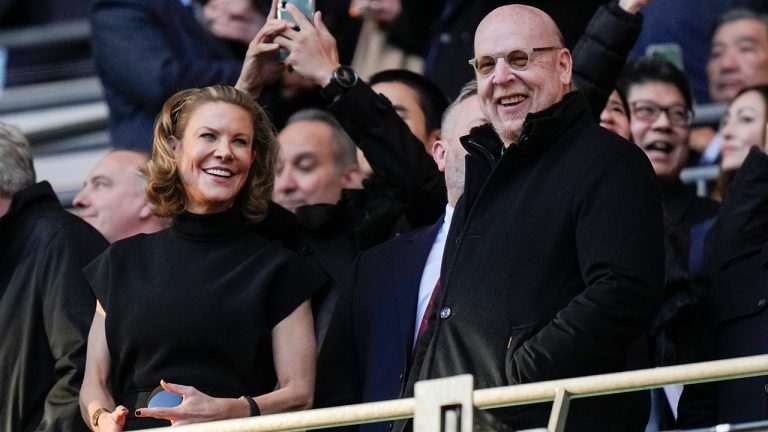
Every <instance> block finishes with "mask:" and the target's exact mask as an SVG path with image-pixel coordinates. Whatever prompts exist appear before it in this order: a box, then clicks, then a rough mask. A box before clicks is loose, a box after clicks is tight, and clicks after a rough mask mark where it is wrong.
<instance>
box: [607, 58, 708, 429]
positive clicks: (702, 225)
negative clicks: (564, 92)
mask: <svg viewBox="0 0 768 432" xmlns="http://www.w3.org/2000/svg"><path fill="white" fill-rule="evenodd" d="M619 88H620V90H621V92H622V93H623V94H624V95H626V98H627V103H628V105H629V118H630V130H631V134H632V140H633V141H634V142H635V144H636V145H637V146H638V147H640V149H642V150H643V151H644V152H645V154H646V155H647V156H648V159H649V160H650V161H651V165H653V170H654V171H655V172H656V178H657V179H658V180H659V184H660V185H661V188H662V193H661V196H662V207H663V210H664V232H665V236H666V238H665V240H666V242H667V246H668V247H667V248H666V254H667V255H666V262H667V278H666V279H667V282H666V289H665V290H664V291H665V297H664V304H663V305H662V309H661V312H660V313H659V315H658V316H657V318H656V319H654V320H653V324H652V325H651V328H650V331H651V341H652V347H653V350H652V356H651V358H652V359H653V366H673V365H677V364H683V363H690V362H693V361H697V360H699V359H700V357H699V353H698V344H697V341H699V340H700V337H701V334H700V331H701V329H702V328H704V326H705V322H704V314H703V303H704V302H703V298H702V297H703V293H704V292H705V290H704V287H703V286H701V280H702V279H703V277H702V270H703V264H704V263H703V262H704V238H705V236H706V234H707V232H708V231H709V228H710V227H711V226H712V223H713V222H714V218H715V215H716V214H717V210H718V205H717V203H715V202H714V201H712V200H710V199H707V198H701V197H698V196H696V193H695V192H694V190H693V189H691V188H689V187H687V186H686V185H684V184H683V183H682V182H681V181H680V177H679V176H680V171H682V169H683V167H685V165H686V162H687V161H688V152H689V147H688V138H689V136H690V132H691V120H692V119H693V112H692V103H693V97H692V96H691V89H690V85H689V83H688V78H687V77H686V76H685V74H684V73H683V72H682V71H681V70H680V69H678V68H677V67H676V66H674V65H673V64H671V63H669V62H667V61H665V60H663V59H660V58H655V57H641V58H639V59H637V60H635V61H633V62H632V63H630V64H629V65H627V67H626V68H625V70H624V72H623V74H622V76H621V79H620V80H619ZM682 390H683V386H681V385H669V386H664V388H663V389H655V390H654V391H653V395H654V398H653V408H654V410H653V413H654V415H653V417H652V421H655V424H656V426H657V427H656V428H655V429H656V430H665V429H670V428H673V427H674V422H675V420H676V418H677V405H678V401H679V400H680V394H681V392H682Z"/></svg>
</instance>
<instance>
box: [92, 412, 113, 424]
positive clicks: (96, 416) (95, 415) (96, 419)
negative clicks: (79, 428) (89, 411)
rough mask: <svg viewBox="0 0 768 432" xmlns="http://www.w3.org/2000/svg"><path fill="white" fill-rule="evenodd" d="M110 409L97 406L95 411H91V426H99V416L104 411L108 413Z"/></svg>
mask: <svg viewBox="0 0 768 432" xmlns="http://www.w3.org/2000/svg"><path fill="white" fill-rule="evenodd" d="M110 412H112V411H108V410H105V409H104V408H99V409H97V410H96V411H94V412H93V415H92V416H91V426H93V427H94V428H96V427H97V426H99V416H101V415H102V414H104V413H110Z"/></svg>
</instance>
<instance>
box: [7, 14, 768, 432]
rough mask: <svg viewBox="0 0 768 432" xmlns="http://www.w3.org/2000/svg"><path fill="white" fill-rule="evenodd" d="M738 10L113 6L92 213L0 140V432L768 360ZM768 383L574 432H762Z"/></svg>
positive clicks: (524, 422) (761, 99)
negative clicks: (460, 385) (709, 176)
mask: <svg viewBox="0 0 768 432" xmlns="http://www.w3.org/2000/svg"><path fill="white" fill-rule="evenodd" d="M709 3H712V2H706V4H709ZM715 3H717V7H715V6H714V5H711V6H712V7H710V8H708V7H704V6H700V7H697V8H693V9H692V11H691V14H690V16H688V15H686V16H685V17H682V16H680V17H679V19H680V20H681V22H683V23H686V25H685V26H682V25H681V26H680V27H679V28H678V29H673V28H664V30H665V32H656V31H655V30H653V29H658V28H662V27H665V26H666V27H670V26H669V25H668V24H665V23H668V20H669V19H673V20H674V19H675V15H674V14H673V13H672V12H669V10H670V9H669V8H672V10H675V9H674V7H673V6H671V4H672V3H671V2H666V1H665V0H656V1H655V2H652V1H651V0H618V1H594V2H569V1H562V2H557V1H555V2H538V1H528V2H520V3H514V4H513V3H510V2H503V1H460V0H430V1H423V2H405V1H401V0H351V1H347V2H334V1H322V0H317V2H316V4H315V6H316V7H317V10H318V11H319V12H316V13H314V14H312V15H311V16H305V15H304V14H302V13H301V12H300V10H299V9H298V8H297V7H296V6H295V5H293V4H291V3H290V2H287V3H286V2H282V1H278V0H273V1H272V2H267V1H265V0H208V1H205V2H198V1H196V0H162V1H158V0H93V1H91V3H90V9H89V19H90V21H91V27H92V32H93V36H92V41H91V47H92V50H93V60H94V65H95V70H96V72H97V73H98V76H99V78H100V79H101V82H102V84H103V86H104V90H105V96H106V100H107V103H108V105H109V108H110V135H111V144H112V147H113V151H111V152H110V153H108V154H107V155H106V156H104V157H103V158H102V159H101V160H100V161H99V162H98V163H97V164H96V166H95V167H94V168H93V169H92V171H91V172H90V173H89V174H88V175H87V177H86V181H85V184H84V186H83V189H82V190H81V191H80V193H79V194H78V195H77V196H76V197H75V199H74V202H73V206H74V209H72V211H70V212H68V211H65V209H63V208H62V207H61V205H60V204H59V203H58V202H57V200H56V198H55V194H54V192H53V190H52V188H51V186H50V185H49V184H48V183H47V182H45V181H42V182H36V178H35V172H34V169H33V168H32V157H31V151H30V144H29V142H28V141H27V140H26V138H25V137H24V136H23V135H22V134H21V133H20V132H19V131H18V130H17V129H16V128H15V127H13V126H12V125H5V124H1V123H0V246H1V247H0V323H3V328H4V329H5V333H4V337H3V338H2V340H0V376H3V377H6V378H4V379H3V380H2V381H0V431H27V430H29V431H32V430H47V431H60V430H87V429H88V428H90V429H92V430H98V431H106V430H109V431H120V430H130V429H143V428H148V427H155V426H163V425H182V424H188V423H198V422H206V421H212V420H218V419H226V418H235V417H246V416H254V415H261V414H270V413H278V412H285V411H291V410H300V409H307V408H309V407H328V406H337V405H342V404H350V403H357V402H373V401H380V400H388V399H395V398H399V397H409V396H412V395H413V389H414V383H415V382H417V381H419V380H424V379H433V378H439V377H445V376H451V375H456V374H462V373H471V374H473V375H474V380H475V385H476V387H477V388H486V387H496V386H504V385H515V384H523V383H529V382H538V381H545V380H551V379H559V378H567V377H574V376H582V375H592V374H600V373H608V372H616V371H625V370H632V369H640V368H648V367H655V366H669V365H679V364H685V363H691V362H697V361H704V360H711V359H722V358H730V357H736V356H746V355H753V354H763V353H766V352H768V345H766V343H764V341H763V338H762V337H760V335H761V334H762V331H763V330H764V329H765V327H761V325H763V324H761V323H764V322H766V320H767V319H766V317H767V316H768V315H766V314H768V312H766V307H767V306H768V301H767V300H766V299H768V296H766V291H765V288H766V287H767V286H768V285H766V283H768V279H766V276H767V275H768V273H766V267H765V266H766V262H768V261H766V259H767V258H766V257H768V223H766V222H768V178H766V174H768V156H767V155H766V153H767V152H768V16H766V15H763V12H765V11H766V10H768V5H763V4H761V3H759V2H738V1H733V2H715ZM726 3H727V5H726ZM9 7H10V6H8V7H6V6H4V3H3V2H1V1H0V18H2V12H3V10H5V9H8V8H9ZM16 9H18V6H17V7H16ZM278 9H282V10H281V16H288V17H290V18H291V19H290V21H287V20H281V19H278V18H277V16H278V13H277V12H278ZM645 11H648V13H647V16H646V15H644V13H645ZM663 11H667V12H666V13H665V12H663ZM680 13H681V12H679V11H678V12H676V14H678V15H679V14H680ZM699 15H701V17H706V18H696V17H699ZM363 21H364V22H365V24H363ZM694 24H695V26H696V29H697V30H696V31H690V29H689V27H688V26H689V25H691V26H693V25H694ZM705 24H706V25H709V24H711V25H712V28H711V29H710V30H708V33H707V35H706V37H705V36H703V34H704V30H702V28H701V26H703V25H705ZM361 28H362V29H363V31H361ZM675 30H677V31H675ZM661 34H665V35H668V39H661V40H659V39H658V38H659V37H660V35H661ZM693 35H700V36H698V39H694V38H693V37H692V36H693ZM358 36H359V38H358ZM382 36H383V38H382ZM371 37H377V38H379V39H375V40H369V41H366V40H365V38H371ZM371 41H373V42H375V43H377V44H385V45H387V46H388V47H387V49H388V50H389V52H390V53H392V52H399V53H400V57H399V58H400V59H401V60H403V61H402V62H401V64H399V66H400V67H401V68H397V69H386V70H382V69H378V70H377V69H376V66H377V62H376V59H375V58H373V59H372V58H371V57H370V56H366V54H365V53H364V52H363V50H364V47H366V46H370V43H368V42H371ZM659 43H660V44H661V45H659ZM654 44H656V45H654ZM702 47H706V51H707V54H706V56H702V55H701V51H702V50H703V48H702ZM571 48H572V49H571ZM646 48H647V49H646ZM638 51H642V53H640V55H638ZM654 52H655V54H653V53H654ZM644 54H648V55H644ZM680 55H682V57H680ZM356 56H366V57H365V58H366V62H369V63H370V64H367V65H366V69H367V70H368V71H373V72H374V73H372V74H370V77H369V76H368V75H367V74H366V76H365V79H364V78H363V77H362V76H361V75H360V74H358V71H356V70H355V69H354V68H352V67H350V66H348V65H349V64H354V61H355V60H354V58H353V57H356ZM413 57H416V58H419V59H421V61H420V62H416V63H413V62H410V61H405V60H407V59H412V58H413ZM391 59H392V57H390V58H388V59H387V60H386V61H382V63H381V65H380V67H381V68H384V67H385V65H388V66H391V63H390V61H391ZM358 61H359V58H358ZM467 62H469V64H467ZM406 63H407V64H406ZM414 65H416V66H414ZM406 67H408V69H405V68H406ZM702 80H704V83H702ZM704 88H706V89H708V91H707V94H706V96H704V95H703V91H704V90H703V89H704ZM708 101H715V102H719V103H723V104H726V105H727V109H726V113H725V115H724V116H723V118H722V121H721V123H720V124H719V125H710V126H711V127H710V126H705V127H694V126H693V124H694V116H695V112H696V108H697V105H698V104H701V103H704V102H708ZM706 164H710V165H716V166H718V167H719V173H720V174H719V177H718V179H717V181H716V182H715V183H714V185H713V187H712V189H711V191H710V195H709V196H697V194H696V193H695V191H694V190H693V189H692V188H691V187H690V186H689V185H686V184H684V183H683V182H682V181H681V179H680V174H681V172H682V171H683V169H684V168H686V167H688V166H692V165H706ZM71 213H75V215H77V216H79V217H76V216H75V215H73V214H71ZM766 325H768V323H767V324H766ZM767 382H768V381H766V378H765V377H755V378H749V379H742V380H734V381H727V382H721V383H717V384H701V385H695V386H686V387H683V386H680V385H667V386H664V387H662V388H659V389H654V390H652V391H645V392H634V393H629V394H622V395H609V396H601V397H597V398H588V399H580V400H578V401H574V402H573V403H572V406H571V408H570V414H569V421H568V423H567V425H568V426H567V430H574V431H579V430H595V429H597V430H617V431H618V430H622V431H623V430H647V431H657V430H664V429H671V428H675V427H703V426H711V425H714V424H717V423H738V422H749V421H755V420H768V414H766V412H765V409H764V407H765V406H768V405H767V404H768V391H766V390H765V389H768V384H766V383H767ZM549 409H550V406H549V405H548V404H534V405H530V406H525V407H507V408H502V409H496V410H492V411H489V412H488V413H483V414H482V415H480V420H479V421H481V422H488V423H489V425H490V427H494V428H498V429H503V428H512V429H526V428H533V427H541V426H543V425H544V424H545V423H546V420H547V417H548V414H549ZM359 428H360V429H361V430H362V429H364V430H369V431H382V432H383V431H389V430H394V429H397V430H399V431H406V430H409V429H411V428H413V424H412V423H411V422H409V421H397V422H391V423H372V424H366V425H361V426H360V427H359Z"/></svg>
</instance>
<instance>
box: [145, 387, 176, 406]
mask: <svg viewBox="0 0 768 432" xmlns="http://www.w3.org/2000/svg"><path fill="white" fill-rule="evenodd" d="M182 400H183V398H182V396H181V395H177V394H175V393H171V392H169V391H167V390H163V388H162V387H159V386H158V387H156V388H155V389H154V390H152V393H150V394H149V401H147V408H173V407H175V406H179V405H180V404H181V401H182Z"/></svg>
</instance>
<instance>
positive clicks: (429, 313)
mask: <svg viewBox="0 0 768 432" xmlns="http://www.w3.org/2000/svg"><path fill="white" fill-rule="evenodd" d="M439 291H440V278H437V282H435V287H434V288H433V289H432V295H430V296H429V302H427V308H426V309H424V316H423V317H421V324H419V333H418V334H417V336H416V343H415V345H418V344H419V340H420V339H421V337H422V336H423V335H424V333H425V332H426V331H427V327H429V324H430V323H431V322H432V320H433V319H434V318H435V314H434V310H433V309H434V306H435V299H436V298H437V294H438V292H439Z"/></svg>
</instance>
